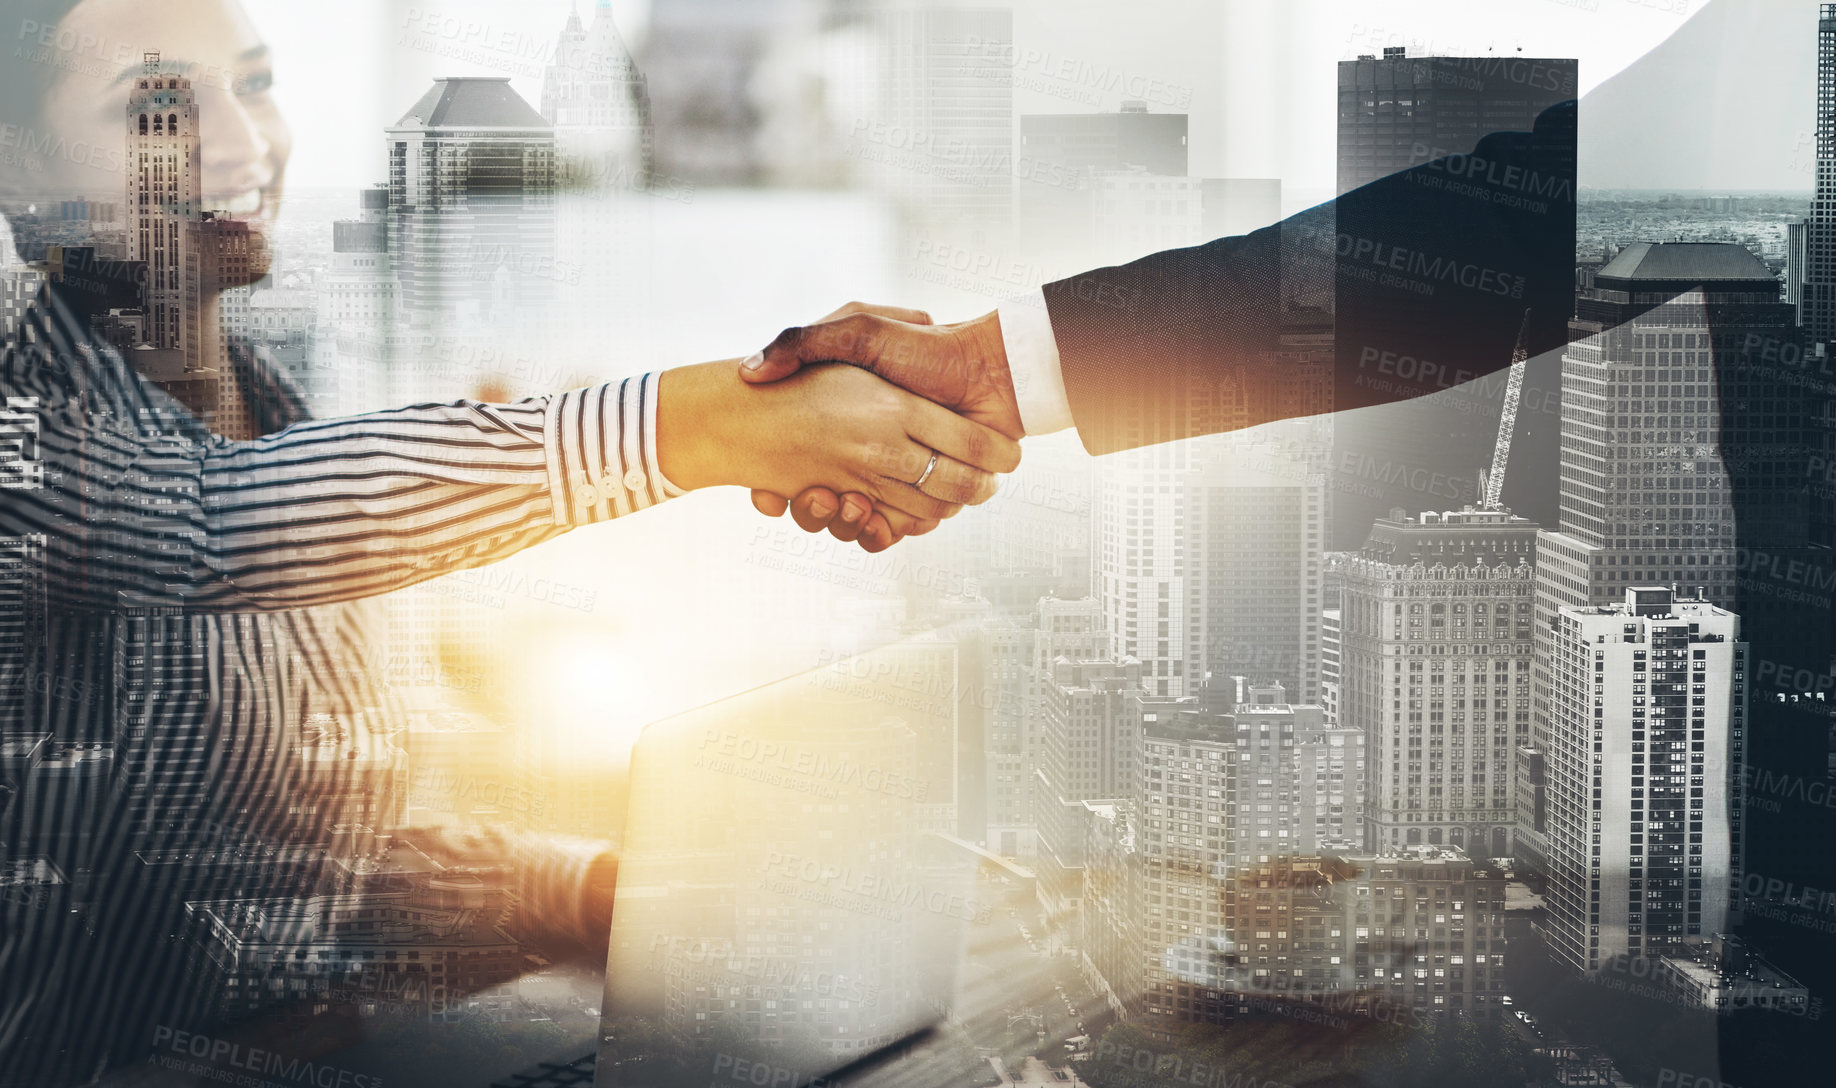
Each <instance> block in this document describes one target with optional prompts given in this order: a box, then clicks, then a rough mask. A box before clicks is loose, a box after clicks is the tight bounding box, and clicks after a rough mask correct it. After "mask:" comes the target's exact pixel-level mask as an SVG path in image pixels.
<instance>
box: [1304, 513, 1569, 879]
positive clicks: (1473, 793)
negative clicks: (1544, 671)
mask: <svg viewBox="0 0 1836 1088" xmlns="http://www.w3.org/2000/svg"><path fill="white" fill-rule="evenodd" d="M1536 533H1537V527H1536V525H1535V524H1534V523H1532V522H1530V521H1527V520H1525V519H1524V518H1520V517H1516V516H1514V515H1512V514H1510V513H1509V512H1507V511H1496V510H1473V509H1470V508H1469V509H1466V510H1458V511H1450V512H1447V513H1439V514H1437V513H1434V512H1426V513H1423V514H1422V515H1421V516H1420V517H1419V518H1410V517H1404V516H1402V513H1401V511H1396V512H1395V513H1394V515H1393V516H1392V517H1389V518H1384V519H1381V520H1379V521H1378V522H1377V523H1376V524H1375V525H1374V526H1372V527H1371V535H1370V539H1369V540H1367V541H1366V542H1365V545H1364V547H1363V548H1362V549H1361V550H1360V551H1359V552H1358V553H1357V555H1356V556H1354V557H1352V558H1350V559H1349V560H1347V561H1346V563H1345V564H1344V574H1343V577H1344V599H1343V609H1344V614H1343V621H1342V622H1343V625H1344V631H1343V636H1342V637H1343V642H1344V646H1343V663H1342V670H1343V682H1342V684H1343V686H1342V688H1341V692H1340V704H1339V724H1340V725H1342V726H1349V727H1352V728H1355V729H1359V730H1361V731H1363V732H1364V734H1365V736H1366V738H1367V740H1366V743H1367V754H1368V765H1367V770H1368V779H1367V783H1368V786H1367V811H1366V814H1365V816H1366V820H1365V828H1364V836H1365V840H1366V845H1367V846H1368V847H1370V848H1372V849H1378V850H1383V849H1390V848H1394V847H1398V846H1406V845H1414V844H1428V845H1436V846H1438V845H1442V844H1446V845H1451V846H1458V847H1461V848H1463V849H1468V848H1470V850H1471V851H1472V852H1473V853H1474V854H1476V855H1478V856H1480V857H1503V856H1505V855H1507V854H1509V852H1510V846H1511V830H1512V826H1513V824H1514V823H1515V820H1516V812H1515V804H1514V799H1513V791H1512V786H1513V781H1514V778H1513V774H1514V772H1513V766H1514V758H1515V752H1516V749H1517V748H1518V746H1519V745H1523V744H1527V743H1528V742H1529V739H1530V694H1531V692H1530V681H1531V676H1530V673H1531V662H1532V657H1533V650H1534V646H1535V642H1534V638H1533V635H1534V632H1533V629H1532V612H1533V603H1534V595H1535V575H1534V566H1533V564H1534V562H1535V557H1536Z"/></svg>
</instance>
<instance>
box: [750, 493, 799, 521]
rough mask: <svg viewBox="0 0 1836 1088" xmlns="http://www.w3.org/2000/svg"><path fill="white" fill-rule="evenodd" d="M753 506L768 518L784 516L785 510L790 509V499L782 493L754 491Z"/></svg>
mask: <svg viewBox="0 0 1836 1088" xmlns="http://www.w3.org/2000/svg"><path fill="white" fill-rule="evenodd" d="M752 508H753V509H754V510H757V511H758V512H759V513H761V514H764V515H765V516H766V517H768V518H776V517H783V516H784V511H786V510H788V509H790V500H789V499H787V498H785V497H784V496H782V495H774V494H772V493H771V492H769V491H757V490H755V491H753V493H752Z"/></svg>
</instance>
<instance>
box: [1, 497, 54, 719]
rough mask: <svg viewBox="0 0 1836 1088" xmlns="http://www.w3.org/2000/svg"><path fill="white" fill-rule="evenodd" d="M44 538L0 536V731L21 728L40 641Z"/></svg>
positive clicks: (40, 667)
mask: <svg viewBox="0 0 1836 1088" xmlns="http://www.w3.org/2000/svg"><path fill="white" fill-rule="evenodd" d="M45 621H46V612H45V538H44V536H43V535H42V534H38V533H34V534H32V535H30V536H13V537H0V730H12V729H21V728H24V726H25V722H26V720H27V719H26V706H27V700H28V698H29V693H30V692H31V690H32V688H33V686H34V685H35V684H36V683H37V682H38V679H39V676H38V674H39V673H41V672H42V670H43V667H44V666H43V663H42V662H40V660H39V656H40V655H41V654H42V653H43V652H44V645H45Z"/></svg>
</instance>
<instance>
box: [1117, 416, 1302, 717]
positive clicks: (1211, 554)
mask: <svg viewBox="0 0 1836 1088" xmlns="http://www.w3.org/2000/svg"><path fill="white" fill-rule="evenodd" d="M1328 433H1329V431H1328V428H1327V425H1326V424H1325V423H1323V422H1321V423H1314V422H1310V421H1299V422H1295V423H1290V424H1284V425H1281V426H1278V427H1271V428H1258V429H1257V430H1255V431H1251V432H1244V433H1241V434H1234V435H1223V436H1219V438H1218V439H1216V440H1215V443H1214V444H1213V445H1212V446H1211V447H1210V448H1209V449H1206V450H1205V451H1203V452H1204V459H1203V461H1202V462H1201V464H1200V465H1199V466H1198V468H1197V470H1196V471H1195V472H1194V473H1193V474H1192V476H1191V477H1190V479H1189V481H1188V485H1187V487H1186V492H1185V496H1184V498H1185V521H1186V534H1185V539H1184V540H1183V541H1180V543H1183V544H1184V545H1185V555H1184V557H1183V558H1185V559H1186V561H1187V562H1189V564H1190V567H1191V578H1190V581H1189V583H1188V585H1189V596H1190V598H1191V599H1192V600H1193V601H1194V602H1195V604H1196V607H1195V608H1194V609H1193V612H1194V613H1195V615H1191V616H1188V619H1193V618H1196V619H1197V626H1198V633H1199V640H1198V645H1197V646H1191V645H1189V646H1188V647H1187V649H1188V652H1189V653H1191V654H1193V655H1194V656H1193V658H1192V659H1193V660H1196V662H1197V666H1198V668H1199V669H1200V670H1201V671H1200V672H1199V673H1197V674H1194V673H1192V672H1190V671H1189V672H1188V673H1187V678H1186V680H1187V682H1186V686H1185V690H1186V691H1187V692H1188V693H1190V692H1191V691H1193V690H1194V687H1195V684H1196V682H1197V680H1198V679H1199V678H1201V677H1202V676H1203V675H1205V674H1207V673H1208V674H1209V675H1210V676H1211V678H1212V680H1213V682H1214V683H1215V682H1216V681H1217V679H1218V678H1219V677H1222V676H1226V675H1235V674H1239V673H1240V674H1243V675H1245V676H1247V677H1249V679H1251V680H1252V681H1255V682H1258V683H1276V684H1280V685H1282V686H1283V687H1285V688H1286V689H1287V690H1288V691H1289V692H1291V693H1293V695H1294V700H1295V702H1298V703H1317V702H1319V699H1320V694H1319V677H1320V592H1321V581H1322V578H1323V574H1324V569H1325V560H1324V556H1325V544H1326V533H1327V526H1326V518H1327V499H1326V482H1325V480H1326V477H1325V471H1324V460H1325V456H1326V451H1327V447H1328V439H1327V438H1326V435H1327V434H1328ZM1177 528H1178V525H1177V521H1176V522H1175V531H1177ZM1175 539H1176V540H1178V538H1177V537H1176V538H1175ZM1175 558H1176V560H1177V559H1178V558H1181V557H1180V556H1179V555H1178V554H1177V553H1176V556H1175ZM1147 610H1148V603H1147V602H1146V601H1145V600H1143V601H1141V602H1140V604H1139V611H1140V612H1141V613H1142V614H1143V615H1145V614H1146V613H1147ZM1123 618H1124V620H1125V621H1126V619H1127V616H1126V613H1125V614H1124V617H1123ZM1154 648H1155V650H1156V652H1158V650H1159V645H1158V643H1156V644H1155V647H1154ZM1190 668H1191V666H1190V665H1189V666H1188V669H1190ZM1168 693H1169V694H1178V692H1171V691H1170V692H1168Z"/></svg>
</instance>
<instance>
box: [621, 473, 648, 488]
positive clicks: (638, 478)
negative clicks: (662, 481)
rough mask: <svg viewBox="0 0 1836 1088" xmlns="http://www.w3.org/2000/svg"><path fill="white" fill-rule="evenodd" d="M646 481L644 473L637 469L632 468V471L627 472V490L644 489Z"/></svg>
mask: <svg viewBox="0 0 1836 1088" xmlns="http://www.w3.org/2000/svg"><path fill="white" fill-rule="evenodd" d="M644 482H645V481H644V474H643V473H642V472H639V471H638V470H637V469H632V470H631V471H630V472H627V473H625V490H626V491H642V490H644Z"/></svg>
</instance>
